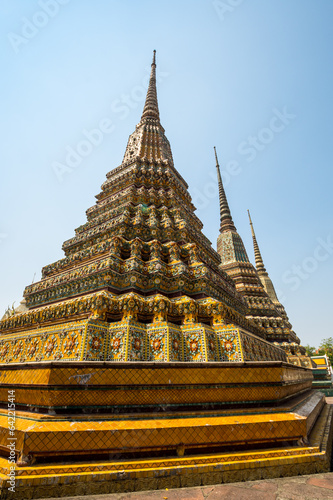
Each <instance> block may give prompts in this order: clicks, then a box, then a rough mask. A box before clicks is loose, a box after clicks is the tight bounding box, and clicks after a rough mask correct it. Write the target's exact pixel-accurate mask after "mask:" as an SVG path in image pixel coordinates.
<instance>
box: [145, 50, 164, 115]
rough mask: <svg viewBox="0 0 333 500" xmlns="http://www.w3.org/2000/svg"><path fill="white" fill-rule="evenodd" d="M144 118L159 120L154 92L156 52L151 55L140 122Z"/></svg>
mask: <svg viewBox="0 0 333 500" xmlns="http://www.w3.org/2000/svg"><path fill="white" fill-rule="evenodd" d="M144 118H155V119H156V120H159V119H160V114H159V111H158V102H157V92H156V50H154V53H153V62H152V63H151V72H150V78H149V85H148V90H147V96H146V102H145V105H144V108H143V112H142V116H141V120H143V119H144Z"/></svg>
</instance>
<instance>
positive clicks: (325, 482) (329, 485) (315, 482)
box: [307, 472, 333, 496]
mask: <svg viewBox="0 0 333 500" xmlns="http://www.w3.org/2000/svg"><path fill="white" fill-rule="evenodd" d="M307 484H311V485H312V486H318V487H320V488H326V489H329V490H333V472H331V473H329V474H325V476H324V477H322V476H319V477H318V476H313V477H310V478H309V479H308V480H307ZM332 496H333V494H332Z"/></svg>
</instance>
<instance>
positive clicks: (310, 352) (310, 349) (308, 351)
mask: <svg viewBox="0 0 333 500" xmlns="http://www.w3.org/2000/svg"><path fill="white" fill-rule="evenodd" d="M305 350H306V354H307V355H308V356H315V355H316V348H315V347H311V346H310V345H309V344H307V345H306V346H305Z"/></svg>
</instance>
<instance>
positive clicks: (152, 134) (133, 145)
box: [122, 50, 187, 186]
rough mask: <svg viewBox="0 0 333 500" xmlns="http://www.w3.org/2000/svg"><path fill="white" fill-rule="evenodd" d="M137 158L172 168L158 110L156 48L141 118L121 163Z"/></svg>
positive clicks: (178, 175) (168, 144)
mask: <svg viewBox="0 0 333 500" xmlns="http://www.w3.org/2000/svg"><path fill="white" fill-rule="evenodd" d="M137 160H141V161H146V162H147V161H148V162H160V163H161V162H162V164H163V165H164V164H165V162H166V163H167V164H168V165H169V167H170V168H171V170H172V169H173V158H172V152H171V147H170V143H169V141H168V139H167V138H166V136H165V133H164V128H163V127H162V125H161V122H160V113H159V110H158V101H157V92H156V50H154V55H153V62H152V64H151V73H150V79H149V85H148V90H147V96H146V101H145V105H144V108H143V112H142V116H141V120H140V122H139V123H138V125H137V126H136V129H135V131H134V132H133V134H131V135H130V137H129V139H128V143H127V147H126V151H125V155H124V159H123V162H122V164H123V165H124V164H125V165H127V164H128V163H132V162H133V161H137ZM172 171H173V170H172ZM173 173H174V174H175V175H176V176H177V177H178V178H179V179H182V182H183V183H184V185H185V184H186V182H185V181H184V179H183V178H182V177H181V175H180V174H179V173H178V172H176V170H174V171H173ZM186 186H187V184H186Z"/></svg>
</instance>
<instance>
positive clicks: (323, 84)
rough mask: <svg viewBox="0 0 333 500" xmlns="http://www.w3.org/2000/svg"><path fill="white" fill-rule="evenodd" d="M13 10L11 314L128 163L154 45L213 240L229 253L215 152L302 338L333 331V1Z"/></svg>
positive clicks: (2, 232)
mask: <svg viewBox="0 0 333 500" xmlns="http://www.w3.org/2000/svg"><path fill="white" fill-rule="evenodd" d="M0 14H1V15H0V36H1V40H2V43H1V47H2V50H1V56H0V57H1V70H2V71H1V73H2V78H1V82H0V86H1V113H2V123H1V139H2V141H1V142H2V148H1V151H0V156H1V168H2V176H1V193H0V194H1V196H0V204H1V211H0V256H1V259H0V266H1V267H0V275H1V287H0V314H2V312H4V310H5V308H6V307H7V305H8V304H10V305H11V304H12V303H13V302H14V301H16V304H15V305H17V304H18V303H19V301H20V300H21V298H22V293H23V290H24V287H25V286H26V285H27V284H30V283H31V282H32V280H33V277H34V273H36V276H35V280H38V279H39V278H40V270H41V268H42V267H43V266H44V265H46V264H49V263H51V262H54V261H56V260H58V259H60V258H61V257H62V256H63V252H62V250H61V245H62V243H63V241H65V240H66V239H68V238H70V237H72V236H73V234H74V229H75V228H76V227H78V226H79V225H80V224H82V223H84V221H85V210H86V209H87V208H88V207H90V206H92V205H93V204H94V195H96V194H97V193H98V192H99V191H100V186H101V184H102V183H103V182H104V179H105V174H106V173H107V172H108V171H109V170H111V169H112V168H114V167H116V166H118V165H119V164H120V163H121V160H122V157H123V154H124V151H125V147H126V143H127V139H128V136H129V134H131V133H132V131H133V130H134V128H135V125H136V123H137V122H138V121H139V119H140V115H141V111H142V107H143V102H144V93H145V85H146V82H147V75H148V72H149V66H150V63H151V57H152V50H153V49H156V50H157V63H158V74H159V83H158V98H159V103H160V115H161V121H162V124H163V126H164V128H165V130H166V134H167V137H168V138H169V140H170V142H171V146H172V150H173V155H174V160H175V166H176V168H177V169H178V170H179V172H180V173H181V174H182V175H183V176H184V177H185V179H186V180H187V182H188V184H189V190H190V193H191V195H192V197H193V200H194V203H195V205H196V206H197V208H198V210H197V214H198V216H199V217H200V218H201V220H202V221H203V223H204V232H205V234H206V235H207V236H208V238H209V239H210V240H211V241H212V243H213V245H214V247H216V238H217V236H218V227H219V214H218V198H217V188H216V181H215V163H214V154H213V146H214V145H215V146H216V147H217V151H218V154H219V159H220V164H221V168H222V170H223V172H224V174H223V175H224V179H225V189H226V192H227V196H228V200H229V205H230V208H231V210H232V214H233V218H234V222H235V224H236V227H237V229H238V231H239V233H240V235H241V237H242V238H243V241H244V243H245V245H246V247H247V251H248V254H249V257H250V259H251V260H252V261H253V250H252V241H251V235H250V228H249V225H248V219H247V212H246V211H247V209H250V211H251V215H252V219H253V223H254V226H255V230H256V233H257V239H258V242H259V245H260V249H261V252H262V256H263V259H264V262H265V265H266V268H267V270H268V271H269V273H270V276H271V278H272V279H273V282H274V284H275V287H276V289H277V291H278V293H279V295H280V298H281V300H282V301H283V303H284V305H285V307H286V310H287V313H288V315H289V318H290V320H291V322H292V324H293V326H294V329H295V331H296V333H297V334H298V336H299V337H300V338H301V340H302V343H303V344H307V343H310V344H312V345H315V346H318V344H319V343H320V341H321V339H323V338H327V337H329V336H332V335H333V332H332V321H331V307H332V269H333V244H332V242H333V228H332V181H333V178H332V177H333V176H332V160H333V153H332V137H333V130H332V129H333V127H332V117H333V105H332V95H331V94H332V89H333V71H332V47H333V30H332V24H333V2H332V1H331V0H316V1H314V0H292V1H291V0H243V1H241V0H237V1H236V0H224V1H220V2H213V1H204V0H200V1H199V0H182V1H179V0H178V1H176V0H167V1H166V0H160V1H158V2H156V1H152V0H149V1H148V0H141V1H140V2H137V1H134V0H132V1H129V0H49V1H46V0H39V1H35V0H2V2H1V5H0ZM105 119H107V120H109V122H107V123H108V124H109V128H108V132H107V133H103V137H102V139H103V140H102V141H100V140H99V142H100V144H97V143H96V145H94V146H92V147H91V148H90V149H91V151H88V153H89V154H87V155H86V156H81V157H80V158H79V159H78V160H76V163H77V166H76V167H75V168H72V166H71V167H69V166H68V164H67V165H66V155H67V154H68V151H71V150H72V149H71V148H74V149H77V146H78V144H79V143H80V141H82V140H85V139H86V137H85V134H88V133H89V131H91V130H92V129H96V128H98V127H100V126H101V122H103V120H105ZM110 122H112V125H110ZM103 123H104V122H103ZM96 137H97V136H96ZM100 137H101V136H99V138H100ZM95 139H96V138H95ZM95 142H96V140H95ZM97 142H98V141H97ZM57 162H58V163H57ZM59 163H62V164H63V165H64V164H65V166H66V167H67V170H66V171H65V172H62V173H61V174H59V165H58V164H59ZM55 165H56V167H55ZM60 181H62V182H60Z"/></svg>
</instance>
